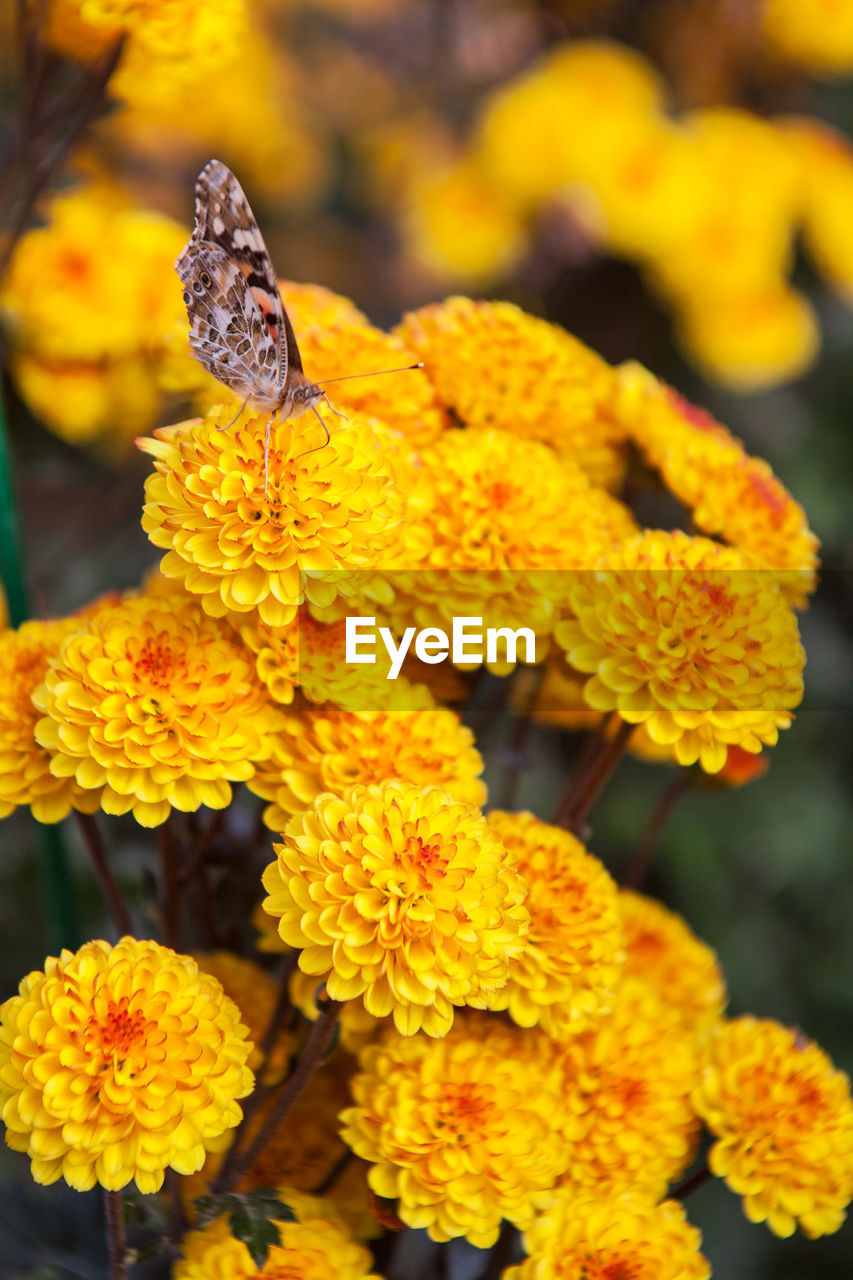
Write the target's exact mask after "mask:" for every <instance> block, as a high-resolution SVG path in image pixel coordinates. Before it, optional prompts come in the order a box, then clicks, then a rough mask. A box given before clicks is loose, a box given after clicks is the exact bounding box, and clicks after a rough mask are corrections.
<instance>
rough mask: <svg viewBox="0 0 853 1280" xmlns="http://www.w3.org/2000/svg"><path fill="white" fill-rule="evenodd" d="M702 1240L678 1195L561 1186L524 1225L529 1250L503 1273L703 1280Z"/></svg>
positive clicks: (706, 1270)
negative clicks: (653, 1197)
mask: <svg viewBox="0 0 853 1280" xmlns="http://www.w3.org/2000/svg"><path fill="white" fill-rule="evenodd" d="M701 1244H702V1236H701V1233H700V1232H699V1231H698V1230H697V1229H696V1227H691V1226H690V1224H689V1223H688V1222H687V1219H686V1218H685V1216H684V1209H683V1207H682V1206H681V1205H680V1204H678V1202H677V1201H675V1200H664V1201H663V1203H662V1204H652V1203H651V1202H649V1201H648V1200H644V1199H641V1198H638V1197H637V1196H634V1195H631V1194H630V1193H623V1194H622V1195H618V1196H613V1195H607V1194H604V1195H602V1194H601V1193H600V1192H580V1193H576V1192H574V1191H572V1190H571V1189H568V1188H565V1189H561V1190H559V1191H556V1192H555V1193H554V1196H553V1198H552V1199H551V1200H550V1201H549V1206H548V1209H547V1211H546V1212H545V1213H544V1214H543V1215H542V1217H540V1218H537V1220H536V1222H535V1223H534V1224H533V1226H532V1227H530V1228H529V1230H527V1231H526V1232H525V1233H524V1245H525V1248H526V1250H527V1252H528V1254H529V1255H530V1256H529V1257H528V1258H527V1259H526V1260H525V1261H524V1262H523V1263H522V1264H521V1265H520V1266H518V1267H509V1268H507V1270H506V1271H504V1272H503V1276H502V1280H592V1277H599V1276H600V1277H601V1278H602V1280H609V1278H610V1277H613V1278H614V1280H615V1278H616V1277H617V1276H618V1277H622V1276H624V1277H626V1280H627V1278H628V1277H630V1280H708V1277H709V1276H710V1274H711V1268H710V1267H709V1265H708V1262H707V1260H706V1259H705V1258H704V1257H703V1255H702V1254H701V1253H700V1252H699V1250H700V1246H701Z"/></svg>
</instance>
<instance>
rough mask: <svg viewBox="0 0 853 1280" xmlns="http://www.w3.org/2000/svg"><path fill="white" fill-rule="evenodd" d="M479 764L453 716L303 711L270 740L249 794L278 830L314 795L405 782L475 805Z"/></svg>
mask: <svg viewBox="0 0 853 1280" xmlns="http://www.w3.org/2000/svg"><path fill="white" fill-rule="evenodd" d="M482 771H483V759H482V756H481V755H480V753H479V751H478V750H477V748H476V747H475V746H474V736H473V734H472V733H471V730H470V729H468V728H466V727H465V726H464V725H463V724H462V723H461V722H460V720H459V717H458V716H457V715H456V713H455V712H454V711H451V710H449V709H448V708H446V707H435V708H431V709H429V710H423V711H345V710H342V709H340V708H337V707H333V706H328V705H327V706H320V707H308V708H306V709H305V710H304V711H303V712H302V713H301V714H300V715H288V716H287V718H286V722H285V724H284V726H283V728H282V731H281V732H280V733H278V734H276V735H275V737H274V739H273V740H272V754H271V756H270V758H269V759H268V760H267V761H265V762H264V764H263V765H260V766H259V767H258V770H257V771H256V773H255V776H254V778H253V779H252V780H251V782H250V783H249V789H250V790H251V791H253V792H254V793H255V794H256V795H259V796H263V797H264V799H266V800H271V801H272V802H273V803H272V804H270V805H269V807H268V808H267V809H266V811H265V813H264V821H265V822H266V824H267V826H268V827H270V828H271V830H273V831H281V830H282V828H283V827H284V826H285V824H286V823H287V821H288V820H289V817H290V815H291V814H293V813H298V812H299V811H300V810H301V809H305V808H307V807H308V806H309V805H310V804H311V803H312V802H313V801H314V800H315V799H316V797H317V796H318V795H319V794H320V792H321V791H332V792H334V793H335V794H336V795H341V794H342V793H343V792H345V791H347V790H348V789H349V788H350V787H352V786H356V785H358V784H361V783H365V784H367V783H373V782H385V781H386V780H387V779H389V778H405V780H406V782H409V783H412V784H413V785H415V786H423V787H443V788H444V789H445V790H446V791H448V792H449V793H450V794H451V795H452V796H453V797H454V799H456V800H462V801H464V802H465V803H467V804H473V805H481V804H483V803H484V802H485V799H486V787H485V784H484V783H483V782H481V780H480V774H481V773H482Z"/></svg>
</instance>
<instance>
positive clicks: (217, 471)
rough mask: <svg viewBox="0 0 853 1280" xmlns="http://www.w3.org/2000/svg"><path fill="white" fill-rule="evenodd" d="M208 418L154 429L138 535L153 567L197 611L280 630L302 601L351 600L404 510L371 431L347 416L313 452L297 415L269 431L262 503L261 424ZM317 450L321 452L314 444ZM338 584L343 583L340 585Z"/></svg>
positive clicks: (311, 437)
mask: <svg viewBox="0 0 853 1280" xmlns="http://www.w3.org/2000/svg"><path fill="white" fill-rule="evenodd" d="M220 419H222V421H223V422H227V421H228V419H227V417H226V418H222V415H219V417H216V416H214V417H212V418H207V419H205V420H204V421H201V422H195V423H193V422H189V423H183V424H180V425H178V426H175V427H168V428H164V429H163V430H160V431H157V432H156V436H157V439H156V440H152V439H143V440H140V441H139V446H140V448H141V449H143V450H144V451H145V452H147V453H151V454H153V456H154V458H155V473H154V475H152V476H150V477H149V478H148V480H147V482H146V486H145V492H146V497H147V499H148V501H147V503H146V505H145V508H144V513H143V517H142V527H143V528H144V529H145V531H146V533H147V534H148V536H149V537H150V538H151V541H152V542H153V543H154V545H155V546H157V547H161V548H163V549H164V550H165V551H166V555H165V556H164V557H163V559H162V561H161V565H160V567H161V569H162V571H163V573H164V574H165V575H166V577H168V578H180V579H181V580H182V581H183V582H184V583H185V585H186V586H187V587H188V589H189V590H190V591H192V592H194V593H197V594H198V595H199V596H200V598H201V601H202V603H203V605H204V607H205V609H206V610H207V612H208V613H210V614H212V615H213V616H214V617H222V616H223V615H225V614H226V613H228V614H230V615H231V616H232V617H239V616H240V615H242V618H240V620H241V621H245V622H246V623H249V624H251V623H252V622H254V621H255V620H256V619H258V618H259V619H260V621H261V622H263V623H266V624H267V625H270V626H275V627H283V626H286V625H287V624H288V623H289V622H291V621H292V619H293V618H294V617H295V616H296V610H297V607H298V605H299V604H300V603H301V602H302V600H303V599H305V598H307V599H309V600H311V601H313V602H314V603H316V604H319V605H327V604H329V603H331V601H332V600H334V599H335V597H336V596H337V595H338V594H339V593H344V594H352V593H353V592H354V590H355V586H354V585H353V584H352V581H351V579H350V577H349V574H352V575H353V576H354V577H355V578H357V576H358V575H357V572H356V571H358V570H364V569H370V568H372V567H373V566H374V565H376V564H378V563H380V561H381V559H382V556H383V554H387V553H388V551H389V549H390V548H392V547H394V546H395V545H396V542H397V538H398V526H399V525H400V523H401V520H402V516H403V509H404V502H403V497H402V495H401V493H400V491H399V489H398V487H397V484H396V480H395V474H394V470H393V468H392V466H391V463H390V461H389V459H388V457H387V455H386V451H385V450H384V448H383V444H382V440H381V437H380V435H379V434H378V432H377V430H375V429H374V428H373V427H371V426H370V425H369V423H367V422H366V421H359V420H356V419H352V420H351V421H350V422H349V423H343V424H342V425H340V426H336V428H335V430H334V431H333V432H332V436H331V440H330V442H329V443H328V444H324V437H323V432H322V431H321V429H320V424H319V423H318V422H317V421H316V420H315V419H313V418H311V420H310V421H308V420H307V419H306V418H305V417H303V418H297V419H295V420H290V419H288V420H285V421H283V422H278V423H276V424H275V425H274V426H273V429H272V437H271V440H270V452H269V484H268V495H269V496H268V497H267V496H265V485H266V480H265V472H264V428H265V419H264V418H263V417H258V418H255V417H250V418H249V419H248V420H246V421H242V422H241V423H240V424H238V425H237V426H234V427H232V428H231V429H230V430H228V431H218V430H217V427H218V426H219V425H222V422H221V421H220ZM321 446H322V447H321ZM348 584H349V585H348Z"/></svg>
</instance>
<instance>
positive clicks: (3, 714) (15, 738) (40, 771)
mask: <svg viewBox="0 0 853 1280" xmlns="http://www.w3.org/2000/svg"><path fill="white" fill-rule="evenodd" d="M83 625H85V624H84V621H83V619H82V618H79V617H78V618H56V619H50V620H46V621H34V622H25V623H23V625H22V626H21V627H19V628H18V630H17V631H3V632H2V633H0V817H4V818H5V817H6V815H7V814H9V813H11V812H12V810H13V809H14V808H15V807H16V806H17V805H21V804H26V805H29V806H30V808H31V809H32V812H33V816H34V817H35V818H38V820H39V822H59V821H60V820H61V819H62V818H64V817H66V816H67V815H68V813H69V812H70V811H71V809H72V808H73V809H79V810H80V811H81V812H82V813H94V812H95V810H96V809H98V808H99V806H100V792H99V791H97V790H95V791H89V790H86V789H85V788H83V787H81V786H80V785H79V784H78V783H77V782H76V781H75V780H74V778H73V777H72V778H66V777H56V776H55V775H54V774H52V773H51V771H50V762H51V758H52V754H51V752H49V751H46V750H45V749H44V747H42V746H40V745H39V744H38V742H37V741H36V737H35V728H36V722H37V721H38V719H39V714H40V713H39V712H38V710H37V709H36V708H35V706H34V705H33V702H32V694H33V692H34V691H35V689H36V688H37V687H38V686H39V685H40V684H41V682H42V680H44V677H45V672H46V671H47V667H48V662H49V661H50V659H51V658H53V657H54V656H55V655H56V653H57V652H58V650H59V646H60V643H61V642H62V640H64V638H65V637H66V636H67V635H71V634H72V633H73V632H75V631H76V630H77V629H78V628H79V627H81V626H83Z"/></svg>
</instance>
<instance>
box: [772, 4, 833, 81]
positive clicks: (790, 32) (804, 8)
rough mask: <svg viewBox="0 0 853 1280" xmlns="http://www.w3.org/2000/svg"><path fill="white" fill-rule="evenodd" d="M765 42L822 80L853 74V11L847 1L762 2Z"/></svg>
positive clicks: (785, 57) (788, 60) (788, 59)
mask: <svg viewBox="0 0 853 1280" xmlns="http://www.w3.org/2000/svg"><path fill="white" fill-rule="evenodd" d="M760 14H761V23H762V27H763V32H764V35H765V37H766V39H767V40H768V41H769V42H770V44H771V45H772V46H773V47H774V48H775V49H776V51H777V52H778V53H779V54H780V55H781V56H782V57H783V58H784V59H785V60H786V61H787V62H791V63H793V64H794V66H797V67H802V68H803V69H804V70H805V71H806V72H808V73H809V74H811V75H814V76H818V77H820V78H823V77H826V78H827V79H829V78H831V77H833V76H844V75H849V74H850V72H851V71H853V8H851V6H850V5H849V4H848V3H847V2H846V0H762V3H761V6H760Z"/></svg>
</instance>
